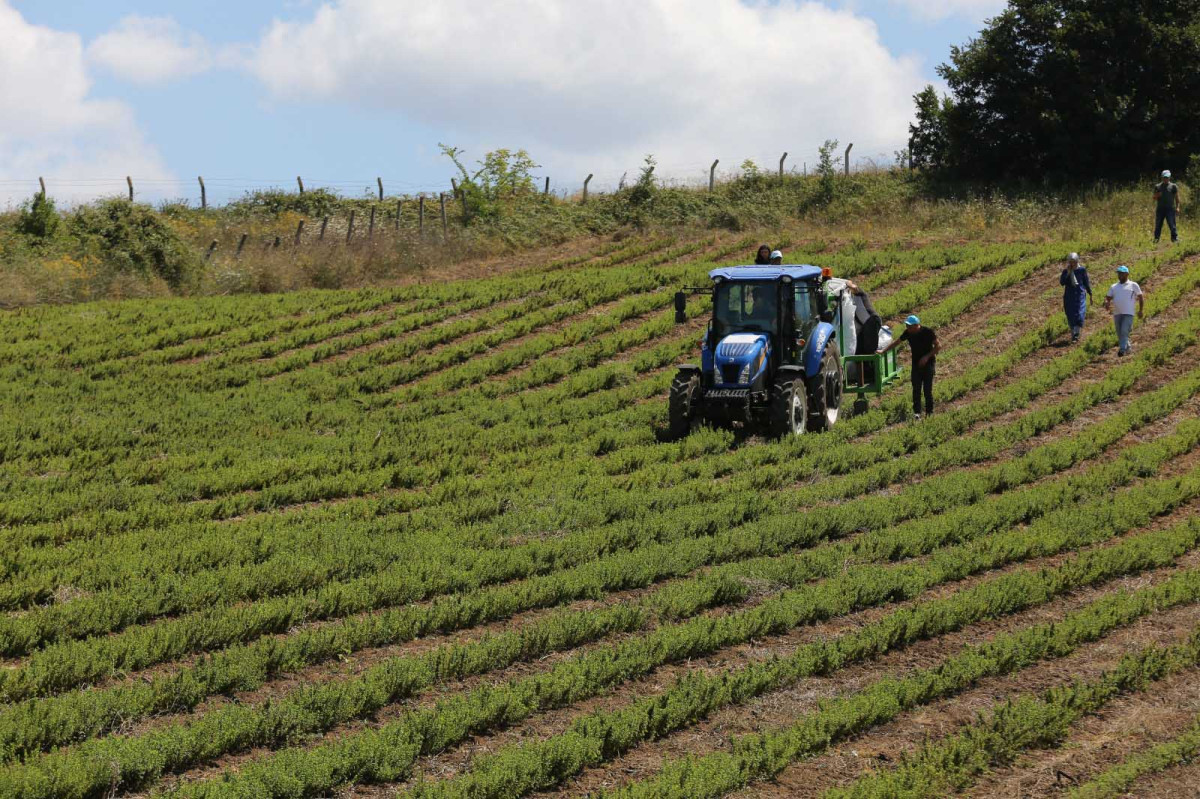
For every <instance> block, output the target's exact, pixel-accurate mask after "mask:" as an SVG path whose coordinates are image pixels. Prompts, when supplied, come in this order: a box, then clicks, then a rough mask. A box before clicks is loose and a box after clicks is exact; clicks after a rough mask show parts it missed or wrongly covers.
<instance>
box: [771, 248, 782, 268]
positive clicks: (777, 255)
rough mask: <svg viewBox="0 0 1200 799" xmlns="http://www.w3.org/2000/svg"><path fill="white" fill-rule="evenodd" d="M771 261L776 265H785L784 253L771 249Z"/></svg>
mask: <svg viewBox="0 0 1200 799" xmlns="http://www.w3.org/2000/svg"><path fill="white" fill-rule="evenodd" d="M771 263H772V264H774V265H775V266H782V265H783V253H782V252H780V251H779V250H771Z"/></svg>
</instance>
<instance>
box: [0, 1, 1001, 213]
mask: <svg viewBox="0 0 1200 799" xmlns="http://www.w3.org/2000/svg"><path fill="white" fill-rule="evenodd" d="M627 2H629V0H611V5H610V6H608V7H607V8H601V9H599V10H595V8H594V6H595V5H600V6H604V5H605V4H604V3H599V4H591V6H589V10H583V6H582V5H576V4H575V3H573V2H567V0H563V4H562V8H561V13H558V14H550V15H549V16H547V15H546V14H545V13H544V6H541V9H542V10H539V4H537V3H531V2H528V1H527V0H495V2H487V1H485V0H457V2H448V3H445V4H443V6H442V7H444V8H446V9H447V10H446V11H445V12H444V14H443V15H442V16H440V17H439V16H437V14H438V12H436V11H429V4H428V3H427V2H426V1H425V0H422V2H420V3H415V2H409V0H339V1H338V2H332V1H331V2H327V3H326V4H324V5H325V8H324V11H323V12H322V10H321V4H318V3H315V2H311V1H310V0H270V1H269V0H242V1H241V2H236V3H235V2H228V0H205V1H202V0H172V2H150V1H149V0H106V2H103V3H97V2H94V0H91V1H88V0H0V13H2V12H4V11H5V9H4V6H5V5H7V6H8V9H7V12H8V16H7V17H0V50H3V49H5V44H6V42H5V41H4V38H3V37H5V36H6V35H9V33H12V32H13V29H14V28H20V29H21V31H20V32H25V28H31V29H37V30H38V31H42V29H45V31H48V33H46V35H50V36H52V37H53V41H54V42H55V43H56V44H59V45H62V47H63V48H64V49H63V52H64V53H65V52H68V51H71V43H72V42H75V43H76V47H77V49H78V51H79V52H78V56H77V58H78V61H79V64H78V65H76V66H75V67H74V68H75V72H74V73H72V74H71V75H69V76H68V77H65V78H62V79H56V77H55V76H54V75H53V74H47V73H53V72H55V71H56V70H59V69H63V68H64V67H63V66H62V65H63V63H64V62H66V61H69V60H70V59H69V58H66V57H64V56H59V57H57V58H55V59H53V60H50V59H49V58H48V57H47V60H46V61H45V62H44V63H31V64H28V65H25V64H19V65H18V66H19V67H27V68H28V72H27V74H28V75H31V76H34V77H32V78H29V80H43V79H44V80H46V81H47V86H46V88H45V90H44V91H42V92H41V93H40V94H34V95H33V97H34V98H37V97H39V96H44V97H46V98H47V100H48V104H50V103H54V104H56V105H59V106H62V105H67V106H69V105H70V104H71V103H78V104H79V106H80V108H81V109H86V111H81V113H80V114H76V115H73V116H72V115H68V116H64V117H63V118H61V119H60V118H58V117H55V116H50V117H48V118H47V119H46V120H45V121H44V122H43V125H42V128H41V129H40V131H41V133H42V134H44V132H45V131H46V130H49V131H50V133H51V134H52V135H50V136H46V135H37V136H35V135H34V133H32V132H27V133H26V134H25V135H26V136H28V140H25V139H22V138H21V137H22V132H21V130H20V127H21V126H20V125H17V128H18V130H17V131H16V132H15V133H12V132H10V133H9V136H8V140H7V141H6V140H5V138H4V136H3V134H2V133H0V203H3V202H4V201H5V200H6V199H7V201H9V202H11V201H13V199H14V198H15V197H17V196H19V195H20V193H21V190H20V185H21V184H20V182H21V181H25V180H29V179H32V180H33V181H35V182H36V177H37V174H28V173H29V171H30V170H34V169H36V171H37V172H38V173H39V174H47V177H48V179H51V180H50V182H51V183H52V184H53V183H54V182H55V181H57V183H58V186H59V189H60V190H59V191H54V189H52V193H54V194H56V196H58V195H59V194H71V195H72V196H74V197H75V198H77V199H83V198H85V197H86V196H87V195H89V194H95V193H101V194H103V193H108V192H113V191H116V190H117V189H118V188H120V187H119V186H117V184H115V183H114V184H112V185H109V183H108V182H106V181H110V180H112V181H115V180H117V179H119V180H120V182H121V184H123V176H124V175H125V174H129V173H130V172H136V173H137V174H136V175H135V176H134V177H135V182H136V183H137V184H138V192H139V195H142V196H144V197H145V198H147V199H161V198H164V197H172V196H180V197H187V198H190V199H194V196H195V195H196V194H198V189H197V187H196V183H195V176H196V175H199V174H203V175H204V176H205V178H206V181H207V182H208V184H209V196H210V200H212V201H218V202H219V201H222V200H225V199H229V198H230V197H232V196H236V195H238V194H240V193H241V192H243V191H245V190H246V189H249V188H254V187H258V186H261V185H269V184H272V183H278V184H280V185H289V186H290V185H294V177H295V175H297V174H300V175H303V176H304V177H305V182H306V184H307V185H310V186H315V185H327V186H331V187H333V188H336V189H338V190H340V191H343V192H344V193H348V194H358V193H361V192H363V191H365V190H367V189H368V188H370V189H371V190H373V187H374V182H375V180H374V179H375V177H376V176H382V177H383V178H384V179H385V188H387V190H388V191H389V193H391V192H404V193H413V192H417V191H437V190H439V189H440V188H442V187H445V186H446V185H447V184H448V182H449V178H450V176H451V175H452V174H453V171H452V168H451V165H450V164H449V162H448V161H447V160H446V159H445V158H444V157H442V156H440V155H439V153H438V149H437V143H438V142H447V143H452V144H456V145H458V146H460V147H462V148H464V149H465V150H466V151H467V153H468V160H472V159H473V158H474V157H477V156H480V155H482V153H483V152H484V151H485V150H487V149H491V148H494V147H502V146H506V147H512V148H519V147H527V148H528V149H529V150H530V151H531V153H532V154H533V156H534V157H535V159H537V160H538V161H539V162H541V163H542V165H543V168H542V169H541V170H539V172H540V173H547V174H549V175H550V176H551V178H552V181H553V182H554V186H555V188H556V189H558V190H574V189H575V188H577V184H578V183H579V182H580V181H581V180H582V176H583V174H586V172H595V173H596V174H597V178H596V179H595V180H594V182H593V188H597V187H601V188H602V187H603V186H605V185H611V184H612V183H614V182H615V181H616V180H617V179H619V175H620V173H621V172H623V171H626V170H628V171H630V172H633V171H635V170H636V169H637V167H638V164H639V162H640V160H641V157H643V156H644V155H645V154H646V153H654V154H655V156H656V158H657V159H658V161H659V163H660V167H659V173H660V174H663V175H664V176H665V177H667V178H674V179H679V180H684V181H687V180H695V179H697V176H698V175H700V174H701V173H703V172H704V171H705V170H706V165H707V164H708V163H710V161H711V158H710V156H709V153H712V154H713V156H712V157H720V158H721V159H722V169H725V168H732V167H736V166H737V164H739V163H740V162H741V160H742V159H743V158H753V159H755V160H756V161H758V162H759V163H763V164H767V163H770V164H774V162H776V161H777V160H778V155H777V154H776V153H778V152H780V151H782V150H784V149H786V150H788V151H789V153H790V156H789V166H790V167H793V168H796V169H802V168H803V167H802V164H803V163H804V162H805V161H806V160H807V161H811V160H813V159H814V158H815V150H816V145H817V144H819V142H820V141H822V140H823V139H825V138H840V139H841V140H842V141H843V143H844V142H847V141H855V142H856V147H855V154H856V155H860V156H862V157H874V158H875V159H876V160H880V159H884V158H885V157H888V156H890V152H891V149H892V148H894V147H898V146H902V144H903V140H904V138H905V136H906V129H905V123H906V121H907V117H906V116H905V115H906V114H907V113H909V112H910V110H911V109H910V108H909V106H911V102H910V101H909V100H908V96H909V95H910V94H911V91H912V90H915V89H917V88H920V85H921V84H922V83H923V82H927V81H936V75H935V72H934V68H935V67H936V65H937V64H938V63H940V62H941V61H944V60H945V59H946V58H947V56H948V53H949V49H950V46H951V45H953V44H959V43H962V42H964V41H966V40H967V39H968V38H969V37H970V36H972V35H973V34H974V33H975V32H977V31H978V30H979V28H980V27H981V25H982V23H983V19H984V18H985V17H986V16H988V15H989V14H990V13H994V11H995V10H996V9H997V8H998V7H999V4H998V3H996V2H994V0H941V2H939V1H938V0H931V2H925V3H921V2H919V0H859V2H827V3H825V4H823V5H819V4H814V3H809V4H797V3H794V2H783V3H771V4H766V3H757V4H752V5H750V6H746V5H745V4H739V2H738V0H703V1H702V2H701V0H692V2H691V3H688V2H680V0H654V2H649V3H638V4H636V5H626V3H627ZM455 5H457V6H458V8H457V9H456V8H453V7H452V6H455ZM648 7H652V8H648ZM14 12H15V14H14ZM4 19H7V20H9V24H5V23H4V22H3V21H2V20H4ZM131 20H132V22H131ZM509 26H511V28H510V27H509ZM6 27H7V28H9V33H6V32H5V31H4V28H6ZM581 30H582V31H583V32H582V33H581V32H580V31H581ZM114 32H118V33H124V34H126V35H124V36H123V37H121V36H114V35H113V34H114ZM131 36H132V38H131ZM72 37H74V38H72ZM106 37H107V38H106ZM656 42H659V43H660V44H656ZM168 46H169V47H168ZM172 48H173V49H172ZM20 49H21V48H14V47H12V46H10V47H8V48H7V50H8V51H9V52H10V53H11V52H13V51H14V50H20ZM36 49H37V48H35V51H36ZM581 51H586V54H584V55H580V53H581ZM314 52H315V53H320V54H322V57H321V58H313V56H312V54H313V53H314ZM170 53H174V55H175V59H174V60H173V59H172V57H171V56H170ZM180 54H183V55H182V56H181V55H180ZM187 54H196V57H195V58H192V57H190V56H188V55H187ZM7 57H8V58H14V57H15V56H12V55H10V56H7ZM4 58H5V56H3V55H0V67H4V66H11V65H9V64H6V63H5V62H4V60H3V59H4ZM30 58H36V56H30ZM179 58H182V61H180V60H178V59H179ZM201 61H203V62H204V65H203V67H201V65H200V62H201ZM317 62H320V63H317ZM189 65H191V66H189ZM193 70H197V71H193ZM6 71H8V72H9V73H11V72H12V69H9V70H6ZM17 72H18V75H20V70H17ZM189 73H191V74H189ZM73 81H74V83H73ZM76 83H78V84H79V87H80V88H78V89H75V90H72V91H71V92H69V93H68V94H69V96H66V97H65V99H57V100H56V98H55V97H54V92H56V91H58V90H59V87H60V86H63V85H68V86H73V85H75V84H76ZM10 88H11V87H10ZM4 92H5V88H4V79H2V78H0V102H5V101H7V103H6V104H7V106H8V109H7V110H8V112H9V113H13V114H16V115H20V114H22V113H23V109H22V108H21V106H22V105H25V106H27V108H26V109H24V110H29V111H32V112H33V113H34V115H35V116H36V115H37V114H38V113H41V111H38V110H36V109H32V108H28V106H30V105H31V104H36V99H33V100H31V99H30V96H29V94H28V93H25V94H21V93H18V96H17V98H16V99H15V100H10V99H9V98H6V97H5V96H4ZM583 98H588V99H586V100H585V99H583ZM758 109H761V112H760V110H758ZM47 113H49V112H47ZM64 113H65V112H64ZM760 113H761V114H762V117H761V119H759V118H758V117H759V114H760ZM97 120H98V121H97ZM739 120H740V121H739ZM72 125H73V126H75V127H74V128H72V129H71V130H70V131H68V130H67V128H70V127H71V126H72ZM56 148H57V149H56ZM5 149H8V150H9V154H8V157H6V153H5ZM122 162H128V163H122ZM5 192H7V194H6V193H5Z"/></svg>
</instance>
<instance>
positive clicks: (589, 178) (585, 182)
mask: <svg viewBox="0 0 1200 799" xmlns="http://www.w3.org/2000/svg"><path fill="white" fill-rule="evenodd" d="M591 182H592V175H591V173H590V172H589V173H588V176H587V177H586V178H584V179H583V201H584V202H585V203H586V202H587V193H588V184H589V183H591Z"/></svg>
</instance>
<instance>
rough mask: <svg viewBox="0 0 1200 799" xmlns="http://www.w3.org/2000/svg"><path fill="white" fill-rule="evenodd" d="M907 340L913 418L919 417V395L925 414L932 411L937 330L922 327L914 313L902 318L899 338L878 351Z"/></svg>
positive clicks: (887, 349) (893, 347) (886, 349)
mask: <svg viewBox="0 0 1200 799" xmlns="http://www.w3.org/2000/svg"><path fill="white" fill-rule="evenodd" d="M902 341H907V342H908V347H909V349H910V350H911V351H912V404H913V418H914V419H920V418H921V396H922V394H923V395H924V398H925V409H924V410H925V415H927V416H928V415H929V414H931V413H933V375H934V372H935V370H936V367H937V354H938V352H939V351H940V350H941V346H940V345H939V344H938V340H937V331H935V330H934V329H933V328H932V327H924V326H922V324H921V319H920V317H918V316H917V315H916V314H913V315H911V316H909V317H908V318H907V319H905V320H904V332H903V333H901V334H900V338H898V339H895V340H894V341H893V342H892V343H891V344H889V345H887V346H886V347H884V348H883V349H882V350H880V351H879V352H881V353H884V352H890V351H891V350H893V349H895V348H896V347H898V346H900V342H902Z"/></svg>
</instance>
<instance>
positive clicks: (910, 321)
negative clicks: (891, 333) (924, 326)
mask: <svg viewBox="0 0 1200 799" xmlns="http://www.w3.org/2000/svg"><path fill="white" fill-rule="evenodd" d="M904 324H906V325H919V324H921V319H920V317H918V316H917V315H916V314H911V315H910V316H909V317H908V318H907V319H905V320H904Z"/></svg>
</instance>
